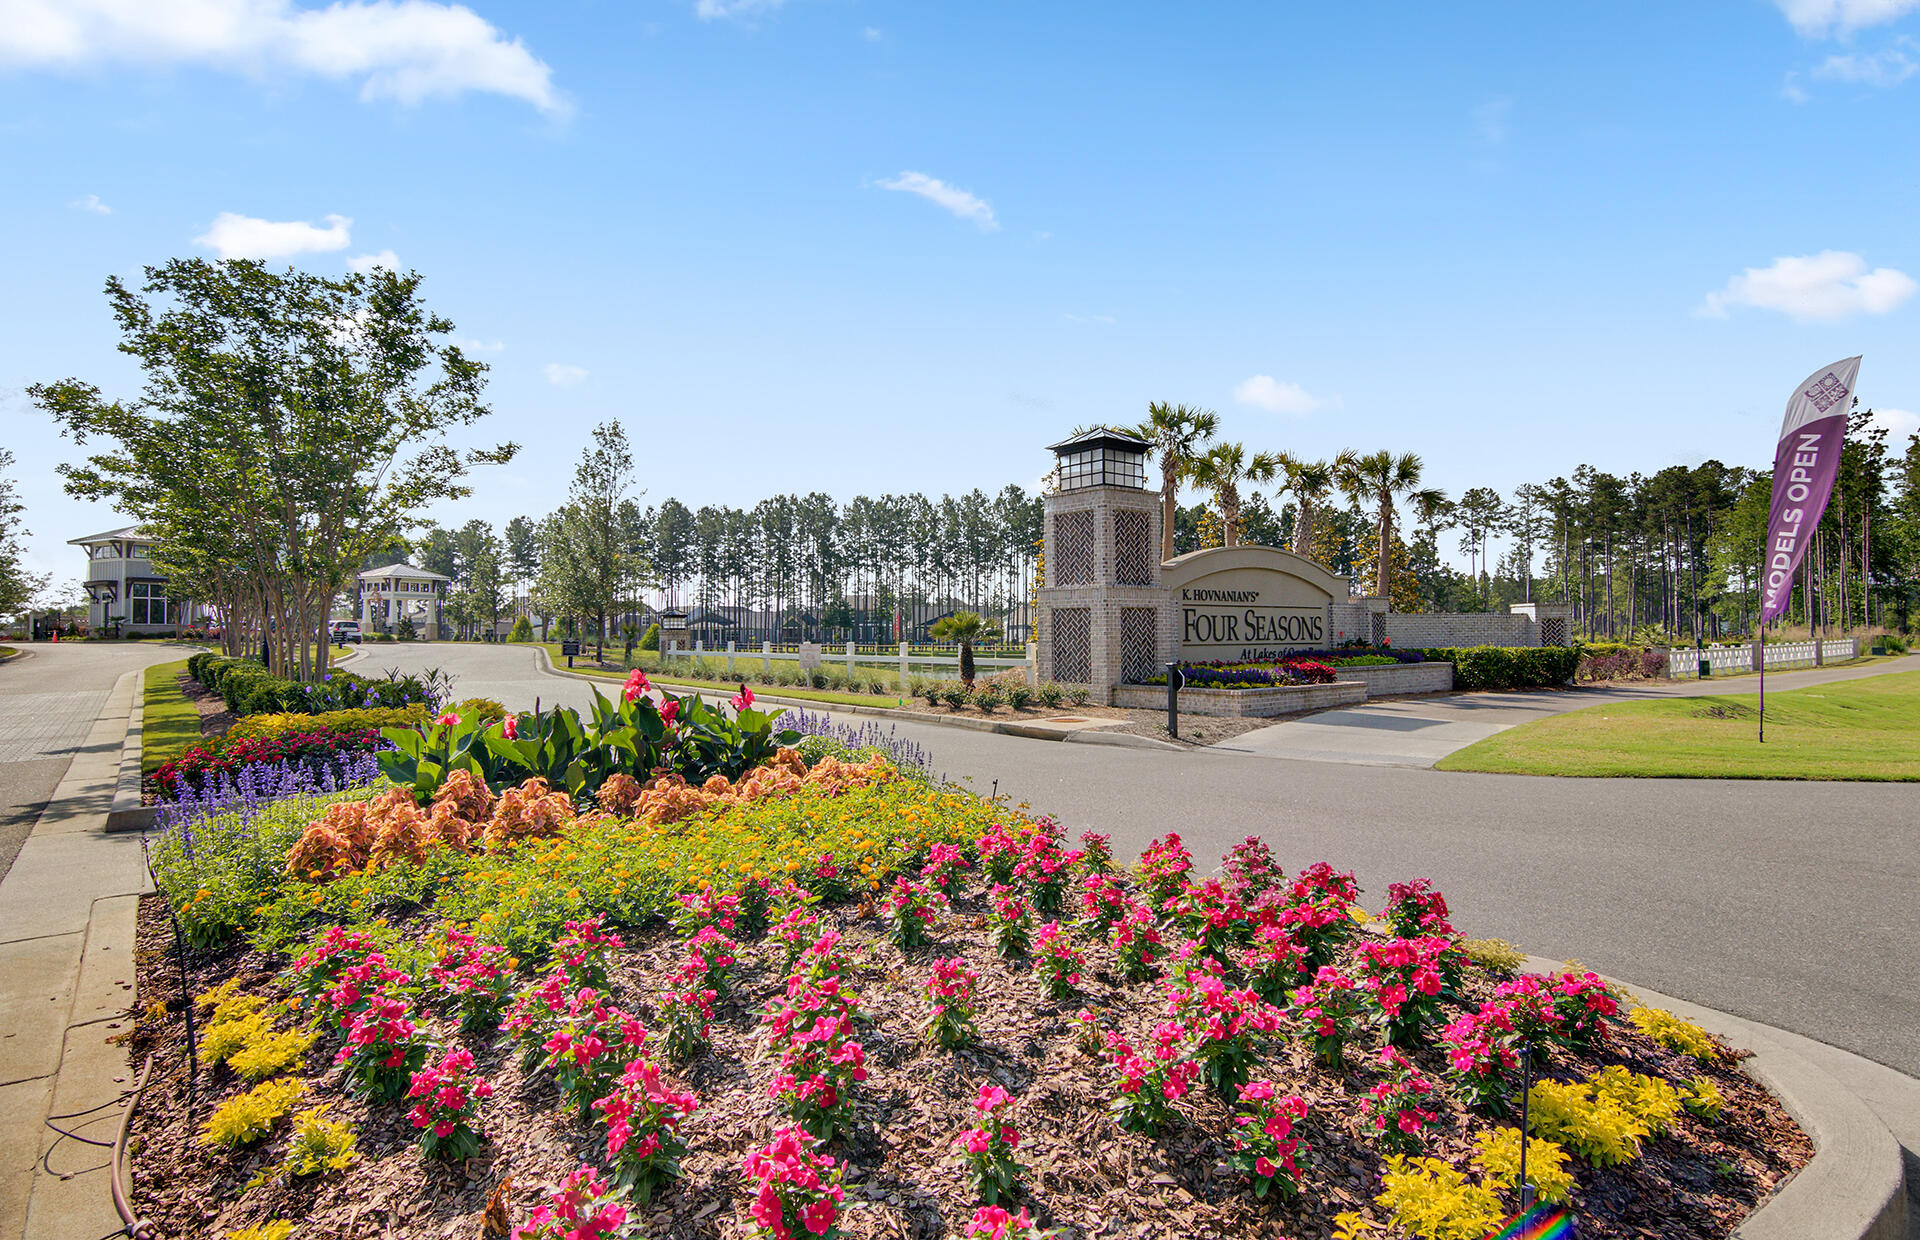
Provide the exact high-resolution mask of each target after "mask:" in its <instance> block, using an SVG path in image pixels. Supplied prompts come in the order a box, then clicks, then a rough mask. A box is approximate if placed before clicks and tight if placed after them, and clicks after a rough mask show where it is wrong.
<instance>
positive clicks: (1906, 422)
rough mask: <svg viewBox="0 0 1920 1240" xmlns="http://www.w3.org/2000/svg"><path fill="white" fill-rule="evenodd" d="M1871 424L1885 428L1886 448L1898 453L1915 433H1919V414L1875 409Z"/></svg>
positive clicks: (1900, 410)
mask: <svg viewBox="0 0 1920 1240" xmlns="http://www.w3.org/2000/svg"><path fill="white" fill-rule="evenodd" d="M1872 424H1873V425H1874V426H1884V427H1886V428H1887V446H1888V447H1889V448H1891V449H1893V451H1894V452H1895V453H1899V452H1902V451H1904V450H1905V449H1906V446H1907V443H1908V441H1909V440H1911V439H1912V438H1913V437H1914V435H1915V434H1916V433H1920V413H1909V412H1908V411H1907V410H1905V409H1875V410H1874V411H1873V423H1872Z"/></svg>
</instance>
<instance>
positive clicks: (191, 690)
mask: <svg viewBox="0 0 1920 1240" xmlns="http://www.w3.org/2000/svg"><path fill="white" fill-rule="evenodd" d="M177 682H178V684H179V685H180V693H181V695H182V696H184V697H185V698H186V699H187V701H189V702H192V703H193V708H194V709H195V710H197V711H199V712H200V735H201V737H202V738H206V737H214V736H223V735H225V734H226V731H227V729H228V728H231V727H232V726H233V724H234V721H235V720H236V719H237V718H238V716H237V715H235V714H234V713H233V712H232V711H230V710H228V709H227V702H226V699H225V698H223V697H221V696H220V695H219V694H217V693H215V692H214V691H213V690H211V689H209V688H207V687H206V686H205V685H203V684H201V683H200V682H199V681H197V680H195V679H194V678H193V677H191V676H189V675H187V674H186V673H185V672H181V673H180V675H179V677H178V678H177Z"/></svg>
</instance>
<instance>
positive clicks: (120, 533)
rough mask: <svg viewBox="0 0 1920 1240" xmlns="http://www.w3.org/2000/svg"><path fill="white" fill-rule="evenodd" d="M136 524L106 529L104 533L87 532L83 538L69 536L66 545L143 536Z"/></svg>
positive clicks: (116, 540) (115, 540) (72, 545)
mask: <svg viewBox="0 0 1920 1240" xmlns="http://www.w3.org/2000/svg"><path fill="white" fill-rule="evenodd" d="M145 537H146V535H145V534H143V533H141V531H140V527H139V526H137V525H123V526H121V527H120V528H119V529H117V530H108V531H107V532H106V533H104V534H89V535H87V536H86V537H85V538H69V539H67V546H69V547H85V546H89V545H91V544H93V543H107V542H120V541H121V540H123V539H127V538H145Z"/></svg>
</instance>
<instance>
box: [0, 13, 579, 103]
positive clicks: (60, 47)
mask: <svg viewBox="0 0 1920 1240" xmlns="http://www.w3.org/2000/svg"><path fill="white" fill-rule="evenodd" d="M0 64H14V65H22V66H35V67H51V68H92V67H95V66H98V65H102V64H147V65H175V64H200V65H206V66H208V67H211V68H214V69H220V70H225V71H227V72H235V73H244V74H247V75H249V76H253V77H260V78H264V77H268V76H270V75H275V74H285V73H290V72H291V73H303V74H311V75H313V76H316V77H322V78H329V79H333V80H350V81H357V82H359V83H360V97H361V98H362V99H395V100H398V101H399V102H401V103H403V104H416V103H419V102H420V101H422V100H424V99H431V98H451V97H454V96H458V95H462V94H465V93H467V92H469V91H477V92H482V93H487V94H497V95H505V96H508V97H509V98H514V99H524V100H526V101H527V102H528V103H531V104H532V105H533V106H535V107H536V108H539V109H540V110H541V111H543V112H564V111H565V110H566V102H565V99H564V98H563V97H562V95H561V94H560V92H559V91H557V90H556V89H555V88H554V85H553V71H552V70H551V69H549V68H548V67H547V65H546V64H545V63H544V62H543V61H541V60H540V59H539V58H538V57H536V56H535V55H533V53H531V52H529V51H528V50H527V49H526V46H525V45H524V44H522V43H521V42H520V40H519V39H517V38H516V39H509V38H508V37H507V36H506V35H505V34H503V33H502V32H501V31H500V30H498V29H497V28H495V27H494V26H493V25H492V24H491V23H489V22H488V21H486V20H485V19H484V18H482V17H480V15H479V14H477V13H475V12H474V11H473V10H472V9H470V8H467V7H466V6H465V5H461V4H448V3H441V2H439V0H335V3H332V4H329V5H327V6H326V7H325V8H300V7H296V6H295V5H294V3H293V2H292V0H0Z"/></svg>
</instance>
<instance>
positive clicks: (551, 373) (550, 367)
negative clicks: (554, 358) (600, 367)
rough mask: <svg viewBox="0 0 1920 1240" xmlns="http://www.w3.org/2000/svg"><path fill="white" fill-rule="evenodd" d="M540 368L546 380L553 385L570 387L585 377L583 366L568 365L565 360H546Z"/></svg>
mask: <svg viewBox="0 0 1920 1240" xmlns="http://www.w3.org/2000/svg"><path fill="white" fill-rule="evenodd" d="M541 369H542V371H544V372H545V374H546V376H547V382H548V383H551V384H553V386H555V387H572V386H573V385H574V384H576V383H578V382H580V381H581V380H582V379H584V378H586V377H587V372H586V369H585V367H581V366H569V365H567V364H566V363H565V362H548V363H547V364H546V365H545V366H543V367H541Z"/></svg>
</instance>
